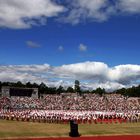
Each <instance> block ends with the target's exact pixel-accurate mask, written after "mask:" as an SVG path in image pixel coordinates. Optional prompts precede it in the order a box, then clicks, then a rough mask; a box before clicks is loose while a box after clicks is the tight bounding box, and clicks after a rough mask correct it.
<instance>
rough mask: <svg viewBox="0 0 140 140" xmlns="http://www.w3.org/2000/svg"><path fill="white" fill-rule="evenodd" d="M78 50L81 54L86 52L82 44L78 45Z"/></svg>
mask: <svg viewBox="0 0 140 140" xmlns="http://www.w3.org/2000/svg"><path fill="white" fill-rule="evenodd" d="M79 50H80V51H81V52H85V51H87V46H86V45H84V44H80V45H79Z"/></svg>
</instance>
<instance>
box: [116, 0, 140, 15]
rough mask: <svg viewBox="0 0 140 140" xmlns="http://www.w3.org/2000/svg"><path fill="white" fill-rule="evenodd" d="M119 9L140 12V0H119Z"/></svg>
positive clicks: (127, 11)
mask: <svg viewBox="0 0 140 140" xmlns="http://www.w3.org/2000/svg"><path fill="white" fill-rule="evenodd" d="M117 6H118V9H119V10H120V11H122V12H126V13H140V0H118V3H117Z"/></svg>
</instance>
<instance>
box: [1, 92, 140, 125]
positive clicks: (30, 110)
mask: <svg viewBox="0 0 140 140" xmlns="http://www.w3.org/2000/svg"><path fill="white" fill-rule="evenodd" d="M0 118H1V119H7V120H9V119H10V120H18V121H19V120H22V121H33V122H34V121H38V122H57V123H58V122H59V123H62V122H68V121H69V120H75V121H77V122H78V123H81V122H83V123H85V122H89V123H91V122H94V123H97V122H101V123H102V122H105V123H108V122H110V123H112V121H113V122H120V123H122V122H127V121H129V122H138V121H140V99H139V98H131V97H130V98H128V97H124V96H122V95H120V94H106V95H104V96H100V95H98V94H83V95H82V96H80V95H78V94H70V93H69V94H68V93H66V94H61V95H45V96H44V97H43V98H41V99H34V98H31V97H1V98H0Z"/></svg>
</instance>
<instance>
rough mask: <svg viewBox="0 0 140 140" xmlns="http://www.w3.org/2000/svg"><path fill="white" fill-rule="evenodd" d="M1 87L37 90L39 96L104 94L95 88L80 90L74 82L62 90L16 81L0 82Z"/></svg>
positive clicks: (61, 87) (77, 82)
mask: <svg viewBox="0 0 140 140" xmlns="http://www.w3.org/2000/svg"><path fill="white" fill-rule="evenodd" d="M2 86H11V87H22V88H38V90H39V94H60V93H79V94H80V95H81V94H83V93H97V94H99V95H101V96H102V94H104V93H105V89H101V88H97V89H96V90H92V91H90V90H84V91H83V90H81V88H80V82H79V81H78V80H75V83H74V87H67V88H64V87H63V86H59V87H48V86H47V85H46V84H45V83H43V82H42V83H41V84H37V83H31V82H27V83H25V84H23V83H22V82H20V81H18V82H16V83H14V82H0V89H1V87H2Z"/></svg>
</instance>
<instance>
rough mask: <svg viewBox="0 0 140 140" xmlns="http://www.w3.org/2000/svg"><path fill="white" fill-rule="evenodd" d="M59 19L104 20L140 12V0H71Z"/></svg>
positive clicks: (73, 21)
mask: <svg viewBox="0 0 140 140" xmlns="http://www.w3.org/2000/svg"><path fill="white" fill-rule="evenodd" d="M68 5H69V7H67V9H68V10H67V12H65V14H64V17H59V21H62V22H65V23H71V24H73V25H75V24H78V23H83V22H84V23H85V22H87V21H90V22H104V21H107V20H108V19H109V18H110V17H112V16H116V15H119V16H121V15H123V16H124V13H125V15H129V14H130V15H131V14H140V0H70V1H69V3H68Z"/></svg>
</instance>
